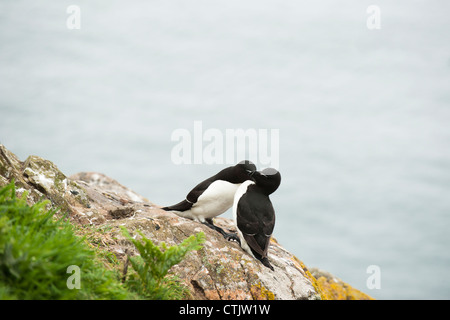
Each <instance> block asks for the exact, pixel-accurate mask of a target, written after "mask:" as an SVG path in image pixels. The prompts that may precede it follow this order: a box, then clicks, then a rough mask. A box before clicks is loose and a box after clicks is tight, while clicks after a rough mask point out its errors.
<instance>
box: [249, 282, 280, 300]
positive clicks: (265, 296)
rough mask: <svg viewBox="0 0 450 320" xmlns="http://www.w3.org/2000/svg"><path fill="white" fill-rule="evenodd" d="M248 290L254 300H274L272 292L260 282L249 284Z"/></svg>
mask: <svg viewBox="0 0 450 320" xmlns="http://www.w3.org/2000/svg"><path fill="white" fill-rule="evenodd" d="M250 292H251V294H252V297H253V299H254V300H275V295H274V294H273V292H271V291H270V290H267V289H266V288H264V286H263V285H261V282H258V283H257V284H254V285H253V286H251V288H250Z"/></svg>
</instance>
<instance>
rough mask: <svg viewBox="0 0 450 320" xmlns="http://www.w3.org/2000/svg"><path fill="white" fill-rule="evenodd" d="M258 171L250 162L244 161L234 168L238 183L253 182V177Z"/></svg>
mask: <svg viewBox="0 0 450 320" xmlns="http://www.w3.org/2000/svg"><path fill="white" fill-rule="evenodd" d="M255 171H256V166H255V164H254V163H253V162H251V161H249V160H243V161H241V162H239V163H238V164H237V165H235V166H234V167H233V172H234V175H235V178H236V179H237V182H239V183H242V182H244V181H246V180H253V178H252V175H253V173H254V172H255Z"/></svg>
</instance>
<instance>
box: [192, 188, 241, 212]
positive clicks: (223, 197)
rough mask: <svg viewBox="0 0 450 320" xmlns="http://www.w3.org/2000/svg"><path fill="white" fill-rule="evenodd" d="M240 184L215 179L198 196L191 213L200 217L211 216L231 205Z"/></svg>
mask: <svg viewBox="0 0 450 320" xmlns="http://www.w3.org/2000/svg"><path fill="white" fill-rule="evenodd" d="M239 186H240V184H234V183H230V182H228V181H223V180H217V181H214V182H213V183H211V184H210V185H209V187H208V188H207V189H206V190H205V191H204V192H203V193H202V194H201V195H200V196H199V197H198V200H197V202H196V203H195V204H194V205H193V206H192V208H191V211H192V213H193V214H194V215H195V216H197V217H199V218H200V220H201V218H213V217H216V216H218V215H220V214H222V213H224V212H225V211H227V210H228V209H229V208H231V206H232V205H233V199H234V194H235V193H236V190H237V189H238V188H239Z"/></svg>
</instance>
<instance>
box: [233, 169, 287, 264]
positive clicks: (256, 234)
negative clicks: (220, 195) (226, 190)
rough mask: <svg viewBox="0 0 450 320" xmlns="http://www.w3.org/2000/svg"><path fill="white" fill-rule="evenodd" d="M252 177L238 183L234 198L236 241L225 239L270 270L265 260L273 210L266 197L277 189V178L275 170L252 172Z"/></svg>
mask: <svg viewBox="0 0 450 320" xmlns="http://www.w3.org/2000/svg"><path fill="white" fill-rule="evenodd" d="M252 177H253V179H254V181H251V180H247V181H245V182H244V183H242V184H241V186H240V187H239V188H238V190H237V191H236V194H235V196H234V203H233V217H234V221H235V224H236V230H237V237H236V236H235V235H233V234H228V235H226V236H225V238H227V239H228V240H237V241H238V242H239V243H240V245H241V247H242V248H243V249H244V250H245V251H247V252H248V253H249V254H250V255H252V256H254V257H255V258H256V259H258V260H259V261H261V262H262V264H263V265H265V266H266V267H268V268H270V269H271V270H273V267H272V265H271V264H270V262H269V259H268V258H267V251H268V249H269V242H270V237H271V236H272V232H273V228H274V226H275V210H274V209H273V206H272V202H271V201H270V198H269V195H270V194H272V193H273V192H274V191H275V190H277V189H278V187H279V185H280V182H281V175H280V173H279V172H278V171H277V170H275V169H273V168H267V169H264V170H262V171H255V172H254V173H253V175H252Z"/></svg>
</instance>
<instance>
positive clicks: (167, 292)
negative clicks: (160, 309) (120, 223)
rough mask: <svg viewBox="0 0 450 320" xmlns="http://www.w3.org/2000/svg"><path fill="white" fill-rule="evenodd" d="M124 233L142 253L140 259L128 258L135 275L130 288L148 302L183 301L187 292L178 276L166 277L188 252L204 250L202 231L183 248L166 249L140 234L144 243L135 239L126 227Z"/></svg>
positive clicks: (180, 246) (181, 245)
mask: <svg viewBox="0 0 450 320" xmlns="http://www.w3.org/2000/svg"><path fill="white" fill-rule="evenodd" d="M122 231H123V233H124V235H125V236H126V237H127V238H128V240H130V241H131V242H132V243H133V244H134V246H135V247H136V249H137V250H138V251H139V254H140V256H136V257H130V258H129V260H130V263H131V265H132V267H133V269H134V270H135V272H136V274H132V275H131V276H130V278H129V279H128V281H127V283H128V284H129V285H130V287H132V288H133V289H134V290H136V291H137V293H138V294H140V295H144V296H146V297H147V298H149V299H163V300H168V299H181V298H183V297H184V296H185V295H186V293H187V292H186V290H185V288H184V287H183V286H182V285H181V284H180V282H179V281H178V279H177V278H176V277H174V276H167V273H168V272H169V270H170V268H172V267H173V266H174V265H176V264H178V263H180V262H181V261H182V260H183V258H184V257H185V256H186V254H187V253H189V252H190V251H192V250H199V249H201V248H202V246H201V244H202V243H203V242H205V234H204V233H203V232H199V233H197V234H196V235H192V236H190V237H189V238H187V239H185V240H184V241H183V242H182V243H181V244H180V245H174V246H171V247H167V245H166V244H165V243H164V242H162V243H161V244H160V245H159V246H157V245H155V244H154V243H153V242H152V241H151V240H150V239H148V238H146V237H145V236H144V235H143V234H142V232H140V231H137V232H138V233H139V235H140V236H141V237H142V239H141V240H136V239H133V238H132V237H131V236H130V234H129V233H128V231H127V230H126V229H125V228H122Z"/></svg>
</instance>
